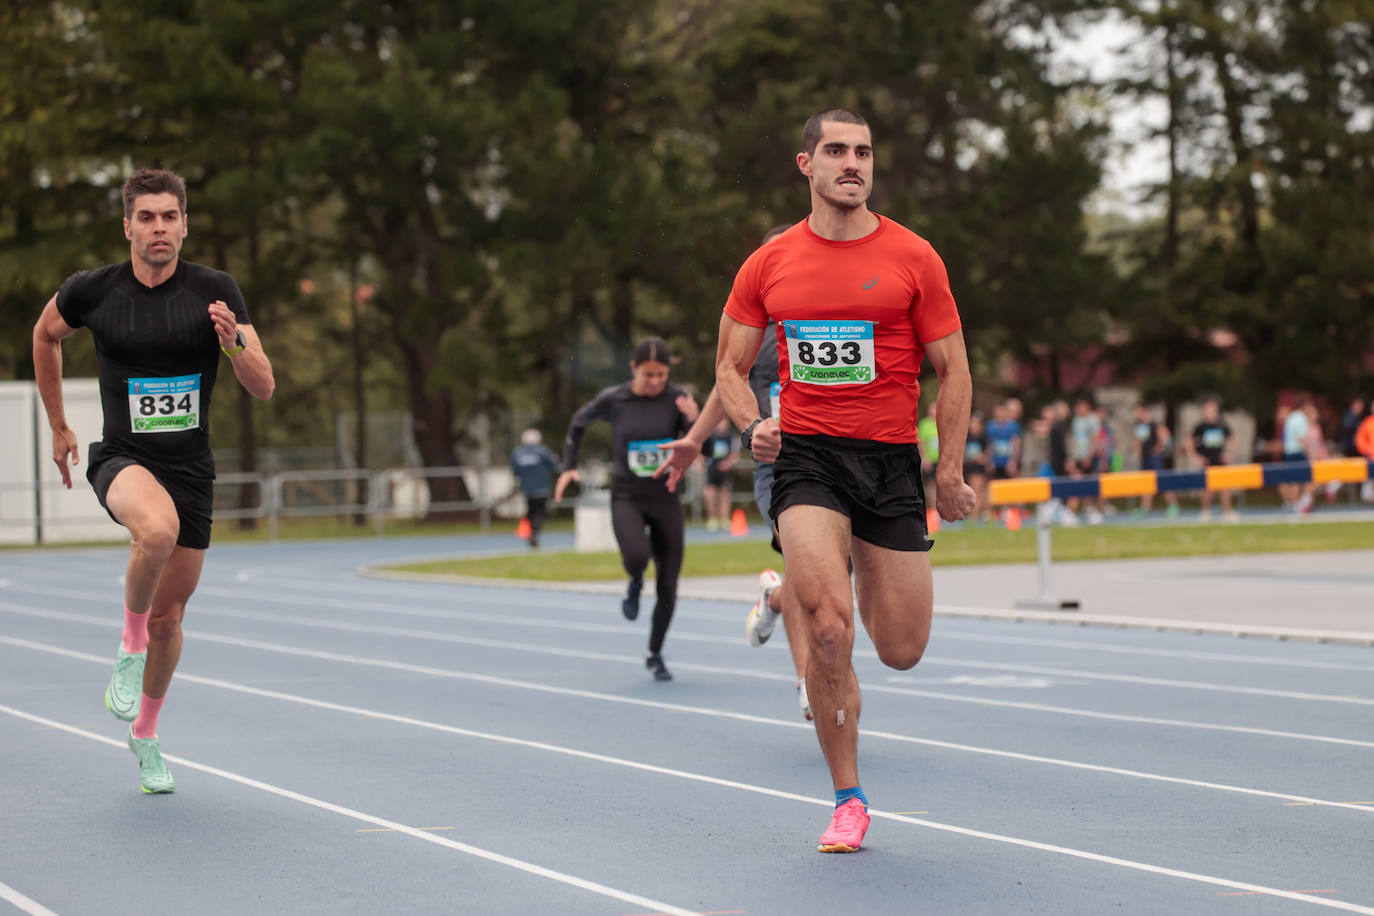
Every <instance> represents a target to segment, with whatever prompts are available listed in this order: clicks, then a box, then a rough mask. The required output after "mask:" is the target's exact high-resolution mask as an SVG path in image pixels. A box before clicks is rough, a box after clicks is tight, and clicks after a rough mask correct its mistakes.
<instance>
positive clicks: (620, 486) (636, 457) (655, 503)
mask: <svg viewBox="0 0 1374 916" xmlns="http://www.w3.org/2000/svg"><path fill="white" fill-rule="evenodd" d="M669 359H670V357H669V355H668V345H667V344H666V343H664V342H663V340H662V339H660V338H657V337H648V338H645V339H644V340H642V341H640V342H639V344H638V346H636V347H635V351H634V356H633V358H632V359H631V361H630V368H631V370H632V371H633V373H634V377H633V378H632V379H631V380H630V381H628V382H624V383H622V384H619V385H615V386H613V387H611V388H607V389H605V390H604V391H602V392H601V393H600V394H598V395H597V396H596V397H595V398H593V399H592V401H591V402H590V403H588V404H586V405H584V406H583V407H582V408H580V409H579V410H578V411H577V413H575V414H573V418H572V423H571V424H570V425H569V427H568V438H567V441H566V442H564V444H563V467H564V468H566V469H567V470H565V471H564V472H563V473H562V474H560V475H559V477H558V484H557V486H556V487H555V489H554V501H555V502H559V501H561V500H562V499H563V491H564V490H565V489H567V486H568V484H570V483H572V482H573V481H575V480H580V476H579V474H578V472H577V459H578V453H579V451H580V450H581V446H582V437H583V435H584V434H585V433H586V430H587V427H588V426H590V425H591V424H592V423H593V422H595V421H597V420H608V421H609V422H610V424H611V436H612V440H613V443H614V445H613V449H614V458H613V460H612V472H611V524H612V527H613V528H614V529H615V539H616V543H618V544H619V545H620V557H621V560H622V562H623V563H624V565H625V572H627V573H629V576H630V582H629V587H628V589H627V592H626V596H625V599H624V600H623V601H622V602H621V610H622V612H623V613H624V614H625V617H626V618H628V619H630V620H634V619H635V618H636V617H638V616H639V593H640V589H641V588H642V587H643V577H644V570H645V567H647V566H648V564H649V557H650V556H651V555H652V556H653V560H654V570H655V574H656V576H657V583H658V585H657V591H658V600H657V601H656V602H655V604H654V619H653V626H652V628H651V629H650V632H649V657H648V658H647V659H646V660H645V665H646V666H647V667H648V668H649V670H651V671H652V672H653V673H654V677H655V678H656V679H657V680H661V681H666V680H671V679H672V675H671V674H669V673H668V669H667V667H666V666H665V665H664V664H663V656H662V654H661V652H662V649H663V639H664V637H665V636H666V635H667V633H668V625H669V623H671V622H672V619H673V610H674V609H675V607H676V605H677V579H678V573H679V572H680V571H681V569H682V553H683V532H682V525H683V521H682V503H681V502H680V501H679V500H678V498H677V496H675V495H674V494H672V493H669V492H668V489H667V487H665V486H664V484H663V481H661V480H655V479H654V476H653V474H654V471H656V470H658V467H659V465H660V464H662V463H664V461H666V460H667V456H666V455H665V454H664V453H663V452H662V451H661V450H660V449H659V445H660V444H661V443H663V442H666V441H668V440H671V439H675V438H677V437H678V436H680V435H682V433H683V432H685V431H686V430H687V428H688V427H689V426H690V425H691V424H692V421H693V420H695V419H696V417H697V405H696V403H695V402H694V401H693V400H692V398H691V397H690V396H689V395H687V394H685V393H684V392H683V391H682V390H681V389H680V388H676V387H674V386H672V385H669V384H668V361H669ZM646 528H647V533H646Z"/></svg>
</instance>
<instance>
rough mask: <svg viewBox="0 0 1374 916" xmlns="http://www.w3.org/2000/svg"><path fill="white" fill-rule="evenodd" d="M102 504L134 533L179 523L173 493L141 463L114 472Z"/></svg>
mask: <svg viewBox="0 0 1374 916" xmlns="http://www.w3.org/2000/svg"><path fill="white" fill-rule="evenodd" d="M105 505H106V507H107V508H108V509H109V510H110V514H111V515H113V516H114V517H115V519H116V520H117V521H118V522H119V523H120V524H121V525H123V526H124V527H125V528H128V529H129V530H130V531H131V532H133V533H134V534H140V533H142V532H144V531H147V530H148V529H149V528H152V527H155V526H158V525H163V526H166V525H171V526H172V530H173V531H175V530H177V529H178V528H179V527H180V526H179V523H178V521H177V507H176V504H175V503H173V502H172V497H171V496H170V495H169V494H168V493H167V490H166V489H165V488H164V487H163V486H162V484H160V483H158V481H157V478H156V477H154V476H153V473H152V471H149V470H148V469H147V468H145V467H142V466H141V465H137V464H131V465H129V466H128V467H126V468H124V469H123V470H121V471H120V472H119V473H118V474H117V475H115V479H114V480H113V481H112V482H111V483H110V489H109V492H107V493H106V494H105Z"/></svg>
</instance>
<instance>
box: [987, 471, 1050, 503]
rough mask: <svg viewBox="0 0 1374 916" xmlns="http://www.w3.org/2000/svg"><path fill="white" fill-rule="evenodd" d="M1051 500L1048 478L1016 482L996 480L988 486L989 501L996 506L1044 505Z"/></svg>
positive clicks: (1031, 478) (1021, 479) (1034, 478)
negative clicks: (1018, 504)
mask: <svg viewBox="0 0 1374 916" xmlns="http://www.w3.org/2000/svg"><path fill="white" fill-rule="evenodd" d="M1049 499H1050V479H1049V478H1048V477H1021V478H1017V479H1015V480H994V481H993V482H992V483H990V484H988V501H989V502H991V503H992V504H993V505H994V506H1008V505H1014V504H1016V503H1043V502H1049Z"/></svg>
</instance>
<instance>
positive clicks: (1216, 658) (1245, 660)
mask: <svg viewBox="0 0 1374 916" xmlns="http://www.w3.org/2000/svg"><path fill="white" fill-rule="evenodd" d="M932 635H933V636H934V637H935V638H938V639H941V640H944V639H953V640H959V641H962V642H977V643H990V644H994V645H1006V646H1043V647H1045V648H1048V649H1074V650H1080V649H1081V650H1084V651H1088V652H1108V653H1118V654H1122V655H1145V656H1150V657H1153V658H1186V659H1192V660H1196V661H1206V662H1236V663H1238V664H1246V665H1272V666H1274V667H1278V668H1313V669H1317V670H1321V671H1366V672H1367V671H1374V665H1352V664H1346V663H1342V662H1320V661H1315V660H1312V659H1290V658H1268V657H1265V656H1263V655H1233V654H1231V653H1229V652H1197V651H1193V650H1190V649H1154V648H1148V647H1146V646H1123V645H1119V644H1117V643H1106V642H1083V641H1081V640H1074V639H1044V638H1040V637H1035V636H991V635H985V634H981V633H962V632H959V631H958V630H950V629H949V628H948V627H941V628H940V629H939V630H938V631H937V632H936V633H934V634H932Z"/></svg>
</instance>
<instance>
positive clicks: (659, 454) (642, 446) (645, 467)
mask: <svg viewBox="0 0 1374 916" xmlns="http://www.w3.org/2000/svg"><path fill="white" fill-rule="evenodd" d="M672 441H673V440H672V439H640V440H637V441H635V442H631V443H630V444H629V446H628V449H629V454H628V455H627V456H626V457H627V458H628V459H629V462H630V473H631V474H634V475H635V476H636V477H652V476H654V471H657V470H658V469H659V468H661V467H663V465H664V464H665V463H666V462H667V461H668V450H667V449H665V448H662V446H663V444H664V443H665V442H672Z"/></svg>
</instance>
